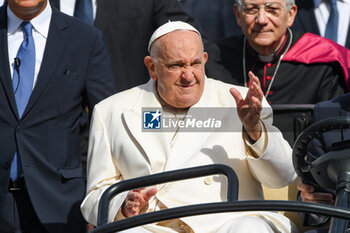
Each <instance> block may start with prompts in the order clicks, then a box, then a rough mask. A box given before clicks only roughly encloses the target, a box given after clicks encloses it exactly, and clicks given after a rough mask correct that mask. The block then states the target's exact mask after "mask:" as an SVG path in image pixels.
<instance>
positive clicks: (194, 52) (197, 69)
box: [145, 31, 208, 108]
mask: <svg viewBox="0 0 350 233" xmlns="http://www.w3.org/2000/svg"><path fill="white" fill-rule="evenodd" d="M156 43H157V45H153V46H156V48H155V50H156V51H155V54H156V57H157V58H156V60H154V59H152V58H151V57H146V58H145V63H146V66H147V68H148V70H149V73H150V75H151V77H152V79H154V80H157V91H158V94H159V95H160V97H161V98H162V99H163V100H164V101H165V102H166V103H167V104H169V105H171V106H173V107H176V108H188V107H190V106H192V105H194V104H195V103H197V102H198V100H199V99H200V97H201V95H202V93H203V89H204V76H205V72H204V64H205V63H206V61H207V58H208V55H207V53H205V52H203V46H202V41H201V39H200V36H199V35H198V34H197V33H195V32H193V31H174V32H171V33H169V34H166V35H164V36H163V37H161V38H159V39H158V40H157V41H156Z"/></svg>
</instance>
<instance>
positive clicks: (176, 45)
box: [155, 30, 203, 53]
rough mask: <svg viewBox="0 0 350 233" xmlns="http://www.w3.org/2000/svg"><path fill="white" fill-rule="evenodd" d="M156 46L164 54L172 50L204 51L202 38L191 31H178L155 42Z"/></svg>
mask: <svg viewBox="0 0 350 233" xmlns="http://www.w3.org/2000/svg"><path fill="white" fill-rule="evenodd" d="M155 44H156V46H155V47H158V49H159V50H161V52H162V53H167V52H170V51H171V50H178V51H179V52H180V51H181V50H198V51H203V44H202V39H201V36H200V35H199V34H198V33H196V32H194V31H190V30H176V31H173V32H170V33H168V34H166V35H164V36H162V37H160V38H158V40H156V41H155Z"/></svg>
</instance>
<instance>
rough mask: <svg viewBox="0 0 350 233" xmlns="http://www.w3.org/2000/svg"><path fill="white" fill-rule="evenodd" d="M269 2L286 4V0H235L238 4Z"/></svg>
mask: <svg viewBox="0 0 350 233" xmlns="http://www.w3.org/2000/svg"><path fill="white" fill-rule="evenodd" d="M271 2H277V3H283V4H286V3H287V0H236V3H238V4H245V3H253V4H264V3H271Z"/></svg>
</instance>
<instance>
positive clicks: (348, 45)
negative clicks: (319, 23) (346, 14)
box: [345, 25, 350, 49]
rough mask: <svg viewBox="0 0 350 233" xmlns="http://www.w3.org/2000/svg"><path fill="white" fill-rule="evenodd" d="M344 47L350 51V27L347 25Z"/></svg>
mask: <svg viewBox="0 0 350 233" xmlns="http://www.w3.org/2000/svg"><path fill="white" fill-rule="evenodd" d="M345 47H346V48H348V49H350V25H349V28H348V35H347V36H346V42H345Z"/></svg>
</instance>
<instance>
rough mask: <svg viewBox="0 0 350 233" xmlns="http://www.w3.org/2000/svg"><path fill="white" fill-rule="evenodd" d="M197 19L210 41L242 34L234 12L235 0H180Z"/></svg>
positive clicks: (186, 9)
mask: <svg viewBox="0 0 350 233" xmlns="http://www.w3.org/2000/svg"><path fill="white" fill-rule="evenodd" d="M178 1H179V2H180V3H181V5H182V7H183V8H184V9H185V11H186V12H187V13H188V14H189V15H191V16H192V17H193V18H194V19H195V20H197V21H198V22H199V23H200V25H201V27H202V28H203V31H204V33H205V34H206V35H207V37H208V39H209V40H210V41H216V40H218V39H221V38H224V37H229V36H233V35H242V30H241V28H240V27H239V26H238V25H237V22H236V18H235V14H234V12H233V5H234V3H235V1H234V0H178Z"/></svg>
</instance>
